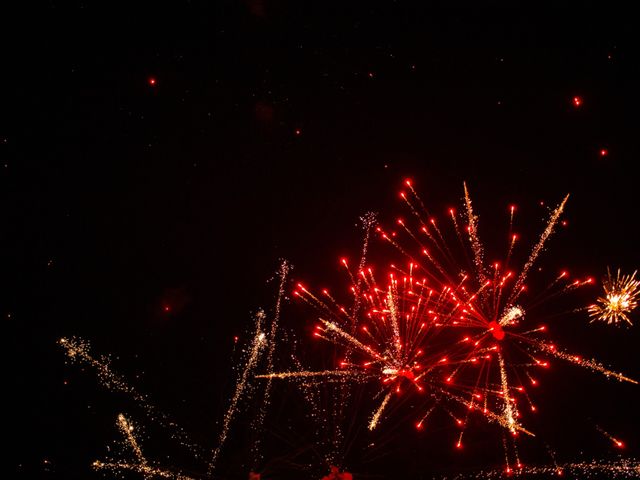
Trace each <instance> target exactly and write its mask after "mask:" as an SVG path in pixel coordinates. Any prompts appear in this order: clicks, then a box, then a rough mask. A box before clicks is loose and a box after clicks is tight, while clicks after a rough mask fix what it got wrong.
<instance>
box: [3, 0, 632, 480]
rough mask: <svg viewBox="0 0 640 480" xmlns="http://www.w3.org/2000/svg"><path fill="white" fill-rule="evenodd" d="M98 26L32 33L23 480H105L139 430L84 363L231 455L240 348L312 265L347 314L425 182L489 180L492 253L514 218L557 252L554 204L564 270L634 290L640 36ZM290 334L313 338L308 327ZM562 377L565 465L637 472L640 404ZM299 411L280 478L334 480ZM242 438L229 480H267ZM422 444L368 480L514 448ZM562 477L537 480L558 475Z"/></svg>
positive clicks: (36, 27)
mask: <svg viewBox="0 0 640 480" xmlns="http://www.w3.org/2000/svg"><path fill="white" fill-rule="evenodd" d="M92 3H93V2H58V1H49V2H43V5H41V6H39V7H35V6H34V7H31V9H30V10H29V11H24V12H20V13H17V12H12V13H11V14H10V15H4V20H5V22H6V23H8V24H10V27H11V28H8V29H6V31H5V35H6V39H5V41H3V51H4V54H3V58H2V63H3V65H4V67H3V69H2V70H3V73H2V77H3V79H2V81H3V83H4V84H5V86H4V87H3V89H2V97H3V101H2V116H3V117H4V121H3V122H2V125H3V126H2V127H1V129H0V157H1V158H0V160H1V161H0V195H1V197H0V213H1V215H2V219H1V225H2V229H1V231H0V242H1V245H2V247H1V255H2V256H1V262H0V276H1V278H2V282H1V283H2V289H1V290H0V314H1V315H2V318H3V321H4V324H5V325H6V326H7V330H8V335H7V337H6V338H7V342H6V343H5V345H6V346H8V351H7V354H8V355H7V359H6V360H5V372H6V373H5V375H6V376H5V380H4V382H3V384H4V388H3V392H4V397H5V399H8V400H9V406H7V407H5V408H6V410H5V415H6V416H7V417H9V422H8V423H9V427H10V430H9V431H8V432H6V431H5V438H6V439H7V440H8V441H9V442H10V443H12V444H13V448H11V449H10V453H11V457H10V458H9V460H8V461H5V463H4V468H5V469H6V472H7V475H8V476H9V477H8V478H51V479H54V478H61V479H63V478H64V479H80V478H82V479H89V478H101V475H100V474H97V473H94V472H92V471H91V469H90V462H91V461H93V460H94V459H95V458H103V457H104V456H105V455H106V453H107V452H106V446H107V445H109V444H111V443H112V441H113V440H114V439H116V438H117V436H118V433H117V431H116V429H115V427H114V421H115V415H116V414H117V413H118V412H120V411H127V412H131V413H132V414H133V415H134V416H135V414H136V410H135V408H136V407H135V406H134V405H132V404H131V402H129V401H128V400H127V399H126V398H124V397H123V396H119V395H114V394H111V393H108V392H106V391H104V390H103V389H102V388H101V387H100V386H99V385H98V384H97V382H96V381H95V380H94V378H93V376H92V374H91V372H89V371H86V372H82V371H81V369H79V368H78V367H74V366H66V365H65V361H64V355H63V354H62V352H61V350H60V349H59V347H58V346H57V345H56V340H57V339H58V338H60V337H61V336H80V337H83V338H85V339H87V340H89V341H90V342H91V343H92V345H93V348H94V350H95V351H96V352H97V353H102V354H106V353H111V354H112V355H113V361H114V367H115V368H116V369H117V370H118V371H120V372H122V374H123V375H125V376H127V377H128V378H130V379H131V380H132V383H134V384H135V385H136V386H137V387H138V388H139V390H141V391H143V392H145V393H147V394H148V395H149V397H150V398H152V399H153V400H154V402H155V403H156V404H157V405H158V406H159V407H160V408H161V409H162V410H163V411H166V412H167V413H169V414H170V415H171V416H172V417H173V418H175V419H177V420H178V421H179V423H181V424H182V425H184V427H185V429H186V430H187V431H188V432H190V433H192V436H193V438H194V439H195V440H196V441H198V442H199V443H201V444H203V445H204V446H205V447H206V448H208V449H210V448H213V447H214V446H215V444H216V438H217V437H216V436H217V432H218V431H219V421H220V418H221V416H222V414H223V412H224V409H225V408H226V404H227V400H228V398H229V397H230V394H231V391H232V388H233V380H232V379H233V378H234V375H235V373H234V371H233V370H232V367H233V365H234V364H237V362H238V360H239V355H238V352H237V351H234V343H233V337H234V336H236V335H237V336H239V337H240V343H242V342H246V341H248V334H249V332H250V328H251V314H252V312H255V311H256V309H257V308H259V307H264V308H266V309H270V308H271V307H272V305H273V300H274V295H275V291H276V285H275V283H274V282H273V281H271V282H269V281H268V280H269V279H270V278H272V277H273V275H274V272H275V271H276V269H277V267H278V264H279V259H281V258H286V259H288V260H289V261H291V262H292V263H293V264H294V265H295V270H294V273H293V278H294V280H297V279H304V280H305V281H309V282H315V281H317V282H332V284H333V285H334V289H339V288H340V287H339V285H340V283H339V282H342V281H343V279H342V277H341V276H340V275H338V271H339V268H338V264H337V259H338V258H340V256H341V255H353V256H355V255H356V254H357V251H358V248H359V243H360V238H361V234H360V230H359V228H358V227H357V226H356V223H357V220H358V217H359V216H360V215H362V214H363V213H364V212H366V211H376V212H378V213H379V214H380V219H381V221H382V222H383V223H384V222H387V223H390V222H392V221H393V219H394V218H395V216H397V215H398V214H399V213H402V214H404V213H405V212H404V210H403V208H402V205H401V203H400V202H399V199H398V196H397V192H398V190H399V188H400V186H401V183H402V181H403V180H404V179H405V178H406V177H407V176H410V177H411V178H413V179H414V182H415V184H416V188H417V189H418V191H419V192H420V193H421V194H422V196H423V197H424V198H427V199H428V201H429V204H430V205H432V206H434V207H435V210H438V209H440V210H441V211H442V212H444V211H445V209H446V208H448V207H449V206H450V205H456V206H459V205H460V198H461V195H462V182H463V181H467V182H468V184H469V185H470V187H471V189H472V192H473V193H474V197H475V202H476V204H475V205H476V208H477V210H478V211H479V212H480V214H481V222H486V223H484V225H486V226H487V233H488V234H489V236H491V233H490V232H491V231H492V230H491V229H492V228H493V226H496V228H498V227H499V228H502V227H503V223H501V222H503V221H504V220H505V218H506V208H507V205H509V204H511V203H517V204H518V205H519V210H521V215H520V217H519V218H520V219H521V221H522V222H523V223H524V224H525V226H523V227H522V228H523V230H525V231H527V232H529V231H530V232H532V234H535V232H537V231H539V229H540V228H541V226H542V222H541V220H542V218H543V217H544V216H545V215H546V214H545V213H544V212H546V210H544V209H542V208H540V206H539V202H540V201H545V202H547V204H552V203H556V202H558V201H559V200H560V199H561V198H562V197H563V195H565V194H566V193H569V192H570V193H571V200H570V204H569V206H568V209H567V214H566V218H567V221H568V227H567V228H566V229H562V232H561V233H560V235H559V238H558V239H556V240H557V243H554V244H553V245H552V247H551V248H550V249H549V252H548V253H547V254H546V257H545V264H546V265H549V266H550V267H551V268H556V267H558V268H560V267H564V266H566V267H568V268H570V269H572V270H573V271H575V272H576V273H577V274H591V275H593V276H594V277H596V278H598V279H600V278H601V277H602V276H603V275H604V273H605V272H606V268H607V266H611V267H613V268H617V267H621V268H622V269H623V270H624V271H626V272H632V271H633V270H635V269H636V268H637V267H638V265H639V264H640V258H639V254H638V249H637V245H638V240H639V230H638V226H637V220H638V219H637V206H636V198H637V185H638V176H637V173H636V172H637V162H638V159H639V158H640V149H639V148H638V144H637V141H638V131H639V129H638V127H639V126H640V125H639V122H638V120H637V119H638V109H637V106H638V101H637V95H638V85H639V84H640V76H639V75H638V50H637V49H636V48H635V45H634V43H633V41H634V40H635V38H634V37H636V36H637V35H636V34H635V29H636V25H635V23H634V22H635V20H634V17H633V16H632V15H631V13H630V12H628V11H627V12H625V11H623V10H620V11H608V10H607V9H606V8H605V7H604V6H602V7H601V8H598V9H596V8H586V7H580V8H579V9H572V8H555V9H549V10H544V11H543V10H540V11H535V10H528V11H515V10H512V9H500V8H497V7H495V8H492V9H484V10H473V11H469V10H464V9H462V8H460V9H454V10H452V9H443V8H438V7H435V6H434V7H431V8H428V9H417V8H415V6H414V5H413V4H412V3H411V2H390V1H385V2H375V1H373V2H336V3H335V4H332V3H331V2H287V1H270V0H262V1H260V0H254V1H234V2H224V1H220V2H201V3H200V2H173V4H172V5H171V6H170V7H166V6H165V7H159V6H158V5H157V3H159V2H136V3H138V4H137V6H136V7H135V9H132V8H133V7H131V6H130V5H128V4H126V5H125V4H123V5H122V6H116V4H115V3H114V4H111V3H102V5H101V6H95V5H92ZM132 3H133V2H132ZM307 3H312V5H307ZM347 4H348V5H347ZM16 27H17V28H16ZM13 31H15V32H17V33H12V32H13ZM7 32H9V33H7ZM574 97H579V98H580V99H581V104H580V106H576V105H575V104H574V102H573V99H574ZM602 149H605V150H606V155H602V154H601V150H602ZM527 222H530V223H527ZM481 233H482V232H481ZM344 285H346V282H345V283H344ZM597 293H598V289H597V288H596V289H593V290H591V291H590V292H587V293H586V294H585V296H584V299H583V300H582V302H583V304H587V303H589V302H592V301H593V299H594V297H595V296H596V294H597ZM165 307H168V309H169V311H166V308H165ZM285 314H286V315H288V317H287V318H288V320H286V322H288V323H287V325H288V326H289V327H290V328H294V326H297V328H298V330H299V332H298V333H299V335H300V337H301V338H302V337H305V329H306V328H308V326H307V323H305V320H307V316H308V312H302V310H300V309H298V308H289V307H288V306H287V308H285ZM635 318H637V319H638V320H637V322H636V323H640V317H638V314H637V313H636V314H635ZM567 322H570V323H567V324H563V325H564V326H563V327H560V328H559V332H560V333H561V334H562V335H561V336H562V340H563V341H564V342H563V343H564V344H566V345H567V346H570V347H571V348H573V349H574V350H579V351H581V352H584V354H585V356H587V355H594V356H597V357H598V358H599V359H601V360H602V361H603V362H604V363H607V364H612V365H615V366H616V368H617V369H618V370H622V371H624V372H626V373H628V374H629V375H631V376H634V375H635V376H636V378H637V377H640V365H639V362H638V358H637V345H638V341H639V340H640V336H639V334H638V327H637V326H634V327H633V328H615V327H606V326H602V325H589V324H588V322H587V319H586V317H584V316H583V317H580V316H577V317H576V318H573V319H572V320H570V321H569V320H568V321H567ZM567 325H568V326H567ZM315 353H317V354H318V355H322V351H321V350H318V351H317V352H315ZM557 373H558V376H557V377H554V376H553V375H549V379H548V384H547V386H546V387H545V392H544V393H542V394H541V396H542V400H541V402H543V403H545V402H546V403H547V412H545V415H548V416H547V417H545V418H546V420H545V419H544V418H542V419H541V420H540V429H541V430H542V431H547V437H546V438H545V439H543V440H541V443H540V444H539V445H541V444H543V443H542V442H544V441H548V442H549V443H552V444H553V445H554V449H556V450H557V451H558V452H559V455H561V456H562V458H563V459H564V460H572V459H579V458H594V457H595V458H615V455H616V454H617V453H618V452H617V451H615V450H614V449H612V448H611V445H610V442H609V441H608V440H607V439H606V438H604V437H603V436H602V435H601V434H599V433H598V432H597V431H596V430H595V428H594V425H595V424H598V425H601V426H602V428H605V429H606V430H608V431H612V432H615V433H616V434H619V435H620V437H621V438H624V439H625V442H626V443H627V444H628V448H626V449H625V452H624V453H625V455H629V456H632V457H633V456H637V455H638V447H637V445H638V442H640V435H638V421H637V415H634V410H633V408H634V407H635V406H636V405H637V404H638V401H639V400H640V394H639V391H638V390H639V389H638V388H637V386H636V388H632V387H629V386H626V385H625V386H622V385H619V384H617V383H614V382H611V381H606V380H605V379H603V378H600V377H597V376H595V375H585V374H584V373H582V372H580V371H577V369H571V367H562V368H561V369H559V371H558V372H557ZM567 379H570V380H567ZM274 395H275V396H274V412H272V414H271V415H270V417H269V418H268V420H267V423H266V430H267V432H268V435H270V437H269V438H270V439H271V440H270V444H269V445H270V450H269V451H268V453H269V454H271V455H273V456H281V457H282V458H284V460H282V461H281V462H279V463H277V462H276V463H275V464H273V466H272V470H271V474H270V476H267V478H273V479H277V478H315V477H312V474H311V473H309V472H308V471H306V472H305V471H301V470H300V469H299V467H297V466H296V465H295V462H296V461H297V459H294V454H293V453H292V452H293V451H294V450H296V449H297V448H299V447H300V446H302V447H301V448H303V449H304V448H307V450H309V451H311V453H309V452H307V453H306V455H307V457H308V458H309V459H310V460H309V461H310V462H314V461H315V462H316V467H314V468H315V470H313V472H314V473H313V475H315V472H320V471H321V469H322V468H324V466H323V465H322V463H321V462H322V460H321V455H320V454H316V453H313V448H312V446H309V445H310V443H311V442H310V440H309V439H310V436H309V434H308V431H309V429H310V428H311V427H310V426H309V424H308V423H306V422H305V420H304V411H303V410H304V409H303V407H302V406H299V405H298V407H297V409H296V408H293V409H292V410H288V409H289V408H291V405H290V404H292V403H293V404H295V403H296V401H295V395H296V393H295V389H287V388H282V389H281V390H276V391H275V393H274ZM292 398H293V399H294V400H292ZM298 403H299V402H298ZM249 408H250V407H249ZM287 411H289V412H291V413H290V415H289V418H287V415H285V412H287ZM568 417H571V418H568ZM560 421H566V422H567V423H566V427H565V426H559V422H560ZM240 423H241V425H240V426H239V427H238V428H237V433H233V434H232V439H231V441H230V444H229V449H228V451H227V452H226V453H225V454H224V457H223V461H222V467H221V469H220V475H221V478H246V472H244V473H243V470H242V468H241V467H240V466H239V465H240V464H242V462H243V460H242V459H243V456H245V455H247V450H246V442H245V440H246V439H247V434H246V432H245V433H243V422H240ZM244 423H246V422H244ZM291 424H293V425H295V427H296V428H293V429H290V428H289V427H290V425H291ZM563 425H564V424H563ZM554 427H555V428H554ZM148 428H149V433H154V432H155V430H153V427H152V426H149V427H148ZM402 428H403V427H401V426H400V427H398V430H396V431H394V432H396V433H388V435H387V436H386V437H385V438H387V437H388V439H391V440H390V444H389V447H388V451H386V452H385V456H384V457H383V458H379V459H374V460H370V459H369V460H368V459H367V458H364V457H363V455H361V454H360V453H358V452H359V450H358V448H359V447H358V445H359V443H358V442H361V443H363V444H364V443H366V440H363V439H362V438H360V437H358V438H356V439H355V440H354V445H355V446H354V447H353V449H352V450H350V452H349V453H348V454H347V455H346V458H345V461H344V462H345V465H346V466H347V467H348V468H350V469H351V470H352V471H354V472H355V473H357V474H361V476H360V477H356V478H399V477H393V476H390V474H389V473H388V472H391V471H393V470H396V469H399V471H400V472H402V473H404V474H406V475H408V478H431V474H442V473H445V474H451V473H456V472H460V471H470V470H472V469H474V468H492V467H496V466H500V465H501V464H500V462H501V447H500V437H499V435H496V434H495V431H491V430H489V429H487V430H482V429H480V431H481V432H482V433H483V434H484V435H486V437H481V436H480V437H478V438H477V439H476V440H475V445H476V448H475V450H474V448H473V445H474V441H473V440H472V441H471V447H470V449H469V450H470V451H469V452H466V453H465V455H462V456H460V455H456V456H453V455H451V452H450V448H449V446H450V444H451V442H450V437H451V438H452V435H453V436H454V435H455V432H454V433H452V432H451V431H447V430H446V429H445V428H444V427H443V429H442V431H440V432H439V433H438V434H437V435H436V436H435V438H430V439H429V438H427V439H423V438H422V437H416V436H415V434H414V432H412V431H409V430H408V431H407V432H405V431H404V430H402ZM397 432H400V433H397ZM492 432H493V433H492ZM156 433H157V432H156ZM149 436H152V435H149ZM355 436H356V435H355V434H354V437H355ZM152 437H153V438H152V439H150V440H149V443H150V447H149V448H150V449H152V450H153V451H156V452H162V453H161V454H159V455H158V458H160V459H163V458H164V457H163V456H162V455H165V454H169V455H172V460H167V461H166V462H165V463H169V464H174V463H175V464H177V465H178V466H179V465H180V459H181V457H180V455H181V454H180V453H175V454H174V453H173V450H172V447H171V445H172V444H171V442H170V441H169V442H164V441H163V440H158V438H162V432H159V433H158V434H157V435H155V434H154V435H153V436H152ZM426 437H428V436H425V438H426ZM443 438H446V439H447V440H442V439H443ZM423 440H424V443H423V444H422V443H421V442H422V441H423ZM443 442H444V443H447V442H448V443H447V447H446V449H445V448H443V447H442V446H441V444H442V443H443ZM488 445H490V446H488ZM527 448H528V447H524V448H523V450H524V451H523V452H522V454H523V457H524V458H527V457H526V454H527V452H526V450H527ZM440 450H443V451H446V452H447V453H442V452H440ZM538 450H539V446H537V447H531V452H530V458H531V459H532V460H531V461H532V463H535V462H540V463H544V462H547V461H548V460H547V459H546V457H545V456H544V455H542V454H541V453H540V452H539V451H538ZM429 452H431V453H432V455H429ZM438 452H440V453H438ZM45 460H46V461H47V462H48V463H44V462H45ZM193 468H196V467H193ZM385 474H386V475H387V476H385ZM292 475H293V476H292ZM418 475H424V477H419V476H418Z"/></svg>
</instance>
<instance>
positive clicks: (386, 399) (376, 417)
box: [369, 390, 393, 430]
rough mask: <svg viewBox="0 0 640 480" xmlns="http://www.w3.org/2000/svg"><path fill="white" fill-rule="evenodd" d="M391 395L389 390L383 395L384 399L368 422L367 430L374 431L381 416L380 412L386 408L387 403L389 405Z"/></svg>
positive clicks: (391, 391)
mask: <svg viewBox="0 0 640 480" xmlns="http://www.w3.org/2000/svg"><path fill="white" fill-rule="evenodd" d="M392 394H393V390H389V392H387V394H386V395H385V397H384V399H383V400H382V402H381V403H380V406H379V407H378V408H377V410H376V411H375V413H374V414H373V415H372V417H371V420H370V421H369V430H374V429H375V428H376V426H377V425H378V421H379V420H380V416H381V415H382V412H383V411H384V409H385V408H386V406H387V403H389V399H390V398H391V395H392Z"/></svg>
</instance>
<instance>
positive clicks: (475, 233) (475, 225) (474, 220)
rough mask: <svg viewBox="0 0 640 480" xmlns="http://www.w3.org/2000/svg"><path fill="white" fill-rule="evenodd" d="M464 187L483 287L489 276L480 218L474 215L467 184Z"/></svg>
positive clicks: (474, 257) (472, 245) (470, 227)
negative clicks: (480, 233)
mask: <svg viewBox="0 0 640 480" xmlns="http://www.w3.org/2000/svg"><path fill="white" fill-rule="evenodd" d="M463 186H464V201H465V206H466V209H467V221H468V222H469V239H470V240H471V248H472V251H473V263H474V265H475V267H476V275H477V276H478V283H479V284H480V285H483V284H484V283H486V282H487V276H486V274H485V268H484V248H483V247H482V243H481V242H480V238H479V237H478V217H477V215H474V213H473V207H472V205H471V197H470V196H469V190H468V189H467V183H466V182H465V183H464V184H463Z"/></svg>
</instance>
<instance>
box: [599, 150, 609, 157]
mask: <svg viewBox="0 0 640 480" xmlns="http://www.w3.org/2000/svg"><path fill="white" fill-rule="evenodd" d="M607 155H609V150H607V149H606V148H603V149H601V150H600V156H601V157H606V156H607Z"/></svg>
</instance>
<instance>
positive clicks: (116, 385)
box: [58, 337, 203, 458]
mask: <svg viewBox="0 0 640 480" xmlns="http://www.w3.org/2000/svg"><path fill="white" fill-rule="evenodd" d="M58 344H59V345H60V346H61V347H62V348H64V350H65V353H66V355H67V358H68V360H69V361H70V362H72V363H79V364H84V365H88V366H90V367H91V368H93V369H94V370H95V372H96V374H97V378H98V382H99V383H100V384H102V386H103V387H104V388H106V389H107V390H109V391H112V392H120V393H124V394H127V395H129V396H130V397H131V398H132V399H133V400H134V401H135V402H137V404H138V406H139V407H140V408H141V409H142V411H143V412H144V413H145V415H146V416H147V417H148V418H149V419H150V420H152V421H154V422H157V423H158V424H159V425H160V426H162V427H163V428H166V429H167V430H169V431H170V432H171V436H172V438H173V439H174V440H175V441H177V442H178V443H179V444H180V445H182V446H183V447H185V448H186V449H188V450H189V451H190V452H191V454H192V455H193V456H194V457H195V458H199V457H200V456H201V455H202V454H203V451H202V448H201V447H199V446H198V445H196V444H194V443H193V442H192V441H191V440H189V437H188V436H187V434H186V433H185V431H184V430H183V429H182V428H181V427H180V426H179V425H177V424H176V423H175V422H174V421H172V420H171V419H170V418H169V417H168V416H167V415H166V414H165V413H163V412H161V411H160V410H159V409H158V408H157V407H156V406H154V405H153V404H151V403H150V402H149V400H148V399H147V397H146V395H144V394H142V393H140V392H138V391H137V390H136V389H135V388H134V387H133V386H131V385H130V384H129V383H127V382H126V381H125V380H124V378H122V377H121V376H120V375H118V374H117V373H115V372H114V371H113V370H112V369H111V365H110V360H109V358H108V357H98V358H96V357H94V356H93V355H91V346H90V344H89V342H87V341H85V340H82V339H80V338H76V337H71V338H61V339H60V340H58Z"/></svg>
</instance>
